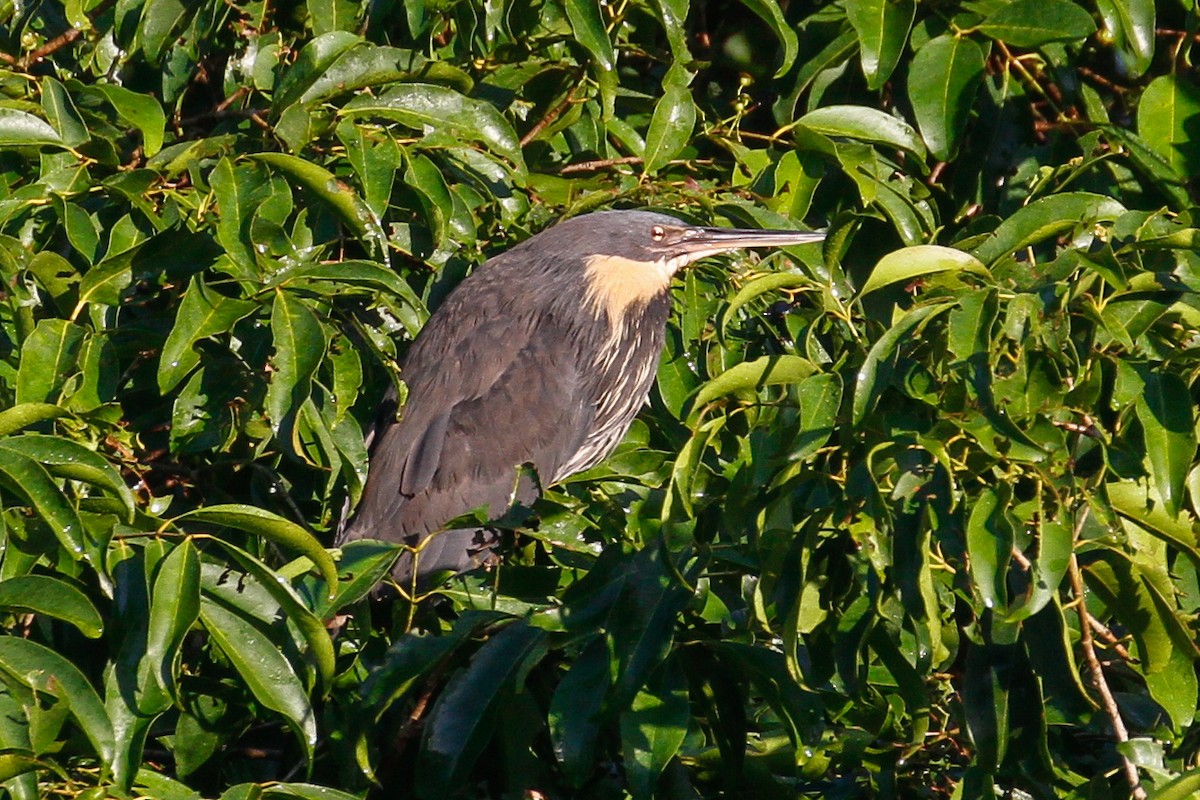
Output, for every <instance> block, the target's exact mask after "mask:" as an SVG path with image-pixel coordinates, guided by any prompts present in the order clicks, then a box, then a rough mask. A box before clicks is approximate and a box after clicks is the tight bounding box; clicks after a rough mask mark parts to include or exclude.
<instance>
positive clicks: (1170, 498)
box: [1135, 371, 1196, 516]
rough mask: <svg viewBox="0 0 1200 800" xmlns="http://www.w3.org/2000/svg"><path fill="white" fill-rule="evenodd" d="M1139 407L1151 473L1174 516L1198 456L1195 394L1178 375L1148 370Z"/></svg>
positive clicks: (1167, 507)
mask: <svg viewBox="0 0 1200 800" xmlns="http://www.w3.org/2000/svg"><path fill="white" fill-rule="evenodd" d="M1143 381H1144V387H1145V388H1144V391H1143V393H1142V395H1141V397H1139V398H1138V400H1137V404H1136V406H1135V409H1136V411H1137V418H1138V421H1140V422H1141V423H1142V428H1143V429H1144V431H1145V434H1144V435H1145V439H1146V455H1147V457H1148V459H1149V462H1150V475H1151V477H1152V478H1153V480H1154V484H1155V486H1156V487H1157V488H1158V494H1159V496H1160V497H1162V500H1163V504H1164V505H1165V507H1166V511H1167V513H1168V514H1170V515H1171V516H1175V515H1177V514H1178V513H1179V510H1180V508H1182V506H1183V501H1184V497H1185V495H1184V487H1185V486H1186V483H1187V473H1188V469H1189V468H1190V467H1191V463H1192V460H1193V459H1194V458H1195V457H1196V435H1195V433H1194V420H1193V419H1192V402H1191V395H1190V394H1189V392H1188V389H1187V385H1186V384H1184V382H1183V381H1182V380H1180V379H1179V378H1178V377H1177V376H1175V375H1170V374H1167V375H1163V374H1159V373H1157V372H1149V371H1147V372H1146V373H1145V374H1144V376H1143Z"/></svg>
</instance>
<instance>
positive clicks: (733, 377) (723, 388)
mask: <svg viewBox="0 0 1200 800" xmlns="http://www.w3.org/2000/svg"><path fill="white" fill-rule="evenodd" d="M815 372H817V366H816V365H815V364H813V363H812V362H811V361H809V360H808V359H807V358H802V357H800V356H790V355H784V356H764V357H763V358H759V359H756V360H754V361H747V362H743V363H741V364H736V365H735V366H733V367H731V368H730V369H728V370H726V371H725V372H722V373H721V374H720V375H718V376H717V377H715V378H713V379H712V380H711V381H709V382H708V383H706V384H704V385H703V386H702V387H700V391H699V392H697V394H696V397H695V399H694V400H693V401H692V404H691V407H692V408H694V409H696V410H700V409H703V408H704V407H705V406H706V405H708V404H709V403H711V402H712V401H714V400H716V399H718V398H720V397H725V396H726V395H731V394H736V393H738V392H744V391H751V390H756V389H760V388H762V387H763V386H774V385H778V384H781V383H796V382H798V381H801V380H803V379H804V378H807V377H809V376H810V375H812V374H813V373H815Z"/></svg>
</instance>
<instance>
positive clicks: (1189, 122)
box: [1137, 75, 1200, 175]
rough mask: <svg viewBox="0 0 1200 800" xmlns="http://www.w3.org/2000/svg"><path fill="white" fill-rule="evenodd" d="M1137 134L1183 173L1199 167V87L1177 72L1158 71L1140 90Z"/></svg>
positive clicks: (1197, 169)
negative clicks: (1142, 90) (1144, 88)
mask: <svg viewBox="0 0 1200 800" xmlns="http://www.w3.org/2000/svg"><path fill="white" fill-rule="evenodd" d="M1137 122H1138V136H1140V137H1141V138H1142V140H1143V141H1144V142H1145V143H1146V144H1147V145H1149V146H1150V148H1151V149H1152V150H1154V152H1156V153H1158V154H1159V155H1160V156H1162V157H1163V158H1165V159H1166V160H1167V162H1168V163H1169V164H1170V165H1171V168H1172V169H1174V170H1175V171H1176V172H1178V173H1180V174H1182V175H1195V174H1196V172H1198V171H1200V140H1197V138H1196V136H1195V128H1196V125H1197V124H1200V87H1198V86H1196V84H1194V83H1193V82H1192V81H1191V80H1189V79H1187V78H1181V77H1179V76H1177V75H1160V76H1159V77H1157V78H1155V79H1154V80H1152V81H1151V82H1150V85H1149V86H1147V87H1146V90H1145V91H1144V92H1142V98H1141V101H1140V102H1139V103H1138V112H1137Z"/></svg>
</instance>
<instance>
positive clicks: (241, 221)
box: [208, 158, 271, 272]
mask: <svg viewBox="0 0 1200 800" xmlns="http://www.w3.org/2000/svg"><path fill="white" fill-rule="evenodd" d="M262 173H263V171H262V169H261V168H257V167H247V166H242V167H237V168H235V167H234V165H233V161H232V160H230V159H228V158H222V159H221V160H220V161H218V162H217V165H216V166H215V167H214V168H213V170H212V172H211V173H210V175H209V178H208V180H209V184H210V185H211V187H212V190H213V196H214V197H215V198H216V201H217V226H216V228H217V241H219V242H220V243H221V247H223V248H224V249H225V253H226V254H227V255H228V257H229V258H231V259H233V261H234V262H235V263H236V264H237V265H238V266H240V267H242V268H243V269H244V270H246V271H247V272H256V271H257V270H256V260H255V255H254V250H253V249H252V245H253V242H251V241H250V230H249V229H250V220H251V219H252V218H253V216H254V210H255V209H256V208H258V206H259V205H260V204H261V203H262V202H263V201H264V200H265V199H266V198H267V197H268V196H269V195H270V193H271V186H270V183H269V182H268V181H264V180H263V179H262Z"/></svg>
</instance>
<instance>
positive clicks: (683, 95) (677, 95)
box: [643, 73, 696, 175]
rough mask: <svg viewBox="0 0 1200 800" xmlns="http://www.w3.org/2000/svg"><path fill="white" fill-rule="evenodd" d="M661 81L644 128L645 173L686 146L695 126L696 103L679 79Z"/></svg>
mask: <svg viewBox="0 0 1200 800" xmlns="http://www.w3.org/2000/svg"><path fill="white" fill-rule="evenodd" d="M669 78H670V73H668V80H666V81H664V82H663V96H662V97H661V98H660V99H659V101H658V103H656V104H655V106H654V115H653V116H652V117H651V118H650V127H649V128H648V129H647V131H646V150H645V163H644V166H643V169H644V170H645V172H646V174H647V175H653V174H654V173H655V172H657V171H658V170H659V169H662V168H663V167H665V166H666V165H667V164H668V163H669V162H670V161H671V159H673V158H675V157H676V156H678V155H679V154H680V152H682V151H683V148H684V147H686V146H687V143H688V142H689V141H690V140H691V138H692V129H693V128H695V127H696V104H695V102H693V100H692V93H691V92H690V91H689V90H688V87H687V84H686V82H684V81H683V80H678V81H671V80H669Z"/></svg>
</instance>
